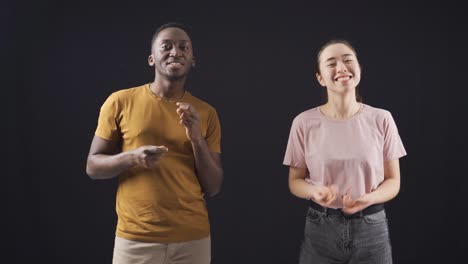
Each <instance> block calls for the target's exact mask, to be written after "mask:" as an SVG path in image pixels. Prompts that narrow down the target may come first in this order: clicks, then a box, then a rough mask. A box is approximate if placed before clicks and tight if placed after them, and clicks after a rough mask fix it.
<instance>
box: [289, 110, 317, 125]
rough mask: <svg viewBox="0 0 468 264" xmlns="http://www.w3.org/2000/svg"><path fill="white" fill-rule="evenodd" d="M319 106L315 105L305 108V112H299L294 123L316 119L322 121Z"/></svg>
mask: <svg viewBox="0 0 468 264" xmlns="http://www.w3.org/2000/svg"><path fill="white" fill-rule="evenodd" d="M319 111H320V110H319V108H318V106H317V107H314V108H311V109H308V110H305V111H304V112H302V113H300V114H298V115H297V116H296V117H295V118H294V121H293V123H304V122H307V123H308V122H314V121H316V122H317V121H320V119H321V115H320V112H319Z"/></svg>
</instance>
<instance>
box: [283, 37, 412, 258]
mask: <svg viewBox="0 0 468 264" xmlns="http://www.w3.org/2000/svg"><path fill="white" fill-rule="evenodd" d="M316 77H317V80H318V82H319V83H320V85H321V86H323V87H325V88H326V91H327V102H326V103H325V104H324V105H321V106H318V107H315V108H312V109H310V110H307V111H305V112H303V113H301V114H299V115H298V116H297V117H296V118H295V119H294V121H293V124H292V127H291V132H290V135H289V140H288V146H287V149H286V154H285V158H284V162H283V163H284V164H285V165H288V166H290V167H289V188H290V190H291V193H293V194H294V195H295V196H297V197H299V198H303V199H309V200H310V206H309V209H308V212H307V217H306V225H305V235H304V240H303V242H302V247H301V253H300V261H299V263H301V264H305V263H314V264H315V263H363V262H365V263H373V264H378V263H392V255H391V246H390V239H389V234H388V225H387V219H386V215H385V210H384V206H383V204H384V203H385V202H387V201H389V200H391V199H392V198H394V197H395V196H396V195H397V193H398V191H399V189H400V168H399V160H398V159H399V158H401V157H403V156H405V155H406V151H405V149H404V146H403V144H402V142H401V139H400V136H399V134H398V129H397V127H396V125H395V122H394V120H393V118H392V115H391V114H390V112H388V111H386V110H383V109H378V108H374V107H371V106H369V105H366V104H363V103H362V102H361V100H360V97H359V95H358V92H357V86H358V84H359V81H360V79H361V66H360V64H359V62H358V59H357V54H356V51H355V49H354V48H353V47H352V46H351V45H350V44H349V42H347V41H343V40H334V41H331V42H328V43H326V44H325V45H324V46H323V47H322V48H321V49H320V51H319V52H318V55H317V73H316Z"/></svg>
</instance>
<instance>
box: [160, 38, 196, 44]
mask: <svg viewBox="0 0 468 264" xmlns="http://www.w3.org/2000/svg"><path fill="white" fill-rule="evenodd" d="M178 41H179V42H188V43H191V42H190V40H188V39H177V40H174V39H162V40H160V41H159V43H163V42H178Z"/></svg>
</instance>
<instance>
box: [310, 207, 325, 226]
mask: <svg viewBox="0 0 468 264" xmlns="http://www.w3.org/2000/svg"><path fill="white" fill-rule="evenodd" d="M322 216H323V213H322V212H319V211H317V210H315V209H312V208H309V210H308V211H307V221H309V222H312V223H318V222H319V221H320V219H322Z"/></svg>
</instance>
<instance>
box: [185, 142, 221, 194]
mask: <svg viewBox="0 0 468 264" xmlns="http://www.w3.org/2000/svg"><path fill="white" fill-rule="evenodd" d="M192 148H193V154H194V156H195V166H196V169H197V177H198V180H199V182H200V185H201V187H202V189H203V191H204V192H206V193H207V194H208V195H209V196H214V195H216V194H217V193H219V191H220V190H221V184H222V181H223V169H222V168H221V165H220V164H218V163H217V162H216V161H215V160H214V159H213V157H212V156H211V153H210V150H209V149H208V145H207V144H206V141H205V139H201V140H199V141H197V142H192Z"/></svg>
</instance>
